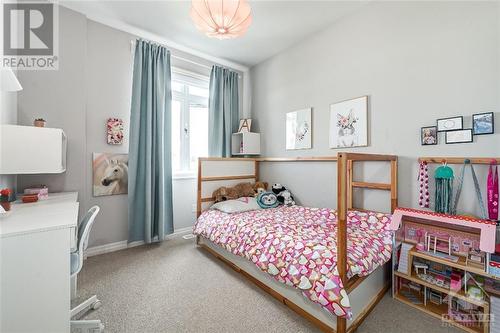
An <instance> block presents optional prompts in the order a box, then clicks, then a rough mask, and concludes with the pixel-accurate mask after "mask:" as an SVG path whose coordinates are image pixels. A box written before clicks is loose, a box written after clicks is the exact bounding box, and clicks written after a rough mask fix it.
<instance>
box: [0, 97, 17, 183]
mask: <svg viewBox="0 0 500 333" xmlns="http://www.w3.org/2000/svg"><path fill="white" fill-rule="evenodd" d="M0 124H17V92H2V91H0ZM6 187H7V188H10V189H15V188H16V176H14V175H0V189H2V188H6Z"/></svg>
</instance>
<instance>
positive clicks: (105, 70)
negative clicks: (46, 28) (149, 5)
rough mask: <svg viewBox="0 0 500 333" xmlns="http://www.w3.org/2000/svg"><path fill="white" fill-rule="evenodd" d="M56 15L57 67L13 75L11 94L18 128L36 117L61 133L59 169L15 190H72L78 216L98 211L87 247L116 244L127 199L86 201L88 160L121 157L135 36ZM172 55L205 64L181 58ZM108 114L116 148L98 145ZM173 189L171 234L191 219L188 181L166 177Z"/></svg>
mask: <svg viewBox="0 0 500 333" xmlns="http://www.w3.org/2000/svg"><path fill="white" fill-rule="evenodd" d="M59 17H60V28H59V30H60V40H59V49H60V65H59V70H58V71H45V72H44V71H33V72H32V71H25V72H23V73H20V75H19V80H20V82H21V84H22V85H23V86H24V87H25V89H24V90H23V92H21V93H20V94H19V105H18V113H19V123H20V124H21V125H30V124H32V121H33V119H34V118H35V117H44V118H46V120H47V122H48V126H50V127H59V128H62V129H64V131H65V132H66V134H67V135H68V140H69V146H68V161H67V164H68V166H67V172H66V173H64V174H60V175H22V176H18V184H19V188H20V189H21V190H22V189H23V188H24V187H27V186H29V185H32V184H40V183H43V184H47V185H48V186H49V190H50V191H52V192H58V191H78V192H79V200H80V206H81V209H80V210H81V211H80V213H82V212H84V211H86V210H87V209H89V208H90V207H91V206H92V205H99V206H100V207H101V213H100V214H99V216H98V220H97V223H96V225H95V227H94V229H93V231H92V234H91V238H90V242H89V246H98V245H103V244H109V243H113V242H119V241H123V240H126V239H127V237H128V222H127V197H126V196H125V195H115V196H106V197H93V196H92V168H91V161H92V153H93V152H114V153H126V152H128V141H127V139H128V127H129V123H128V121H129V118H130V94H131V87H132V81H131V80H132V66H133V54H132V51H131V48H130V41H131V40H132V39H135V38H136V36H133V35H130V34H128V33H126V32H123V31H119V30H116V29H113V28H110V27H108V26H105V25H102V24H100V23H97V22H94V21H90V20H88V19H87V18H86V17H85V16H83V15H82V14H79V13H77V12H74V11H71V10H69V9H66V8H64V7H60V12H59ZM174 51H175V50H174ZM174 53H175V54H176V55H181V56H182V57H183V58H187V59H191V60H194V61H196V62H198V63H203V64H206V65H207V66H209V65H211V64H210V63H208V62H206V61H204V60H203V59H199V58H195V57H193V56H190V55H188V54H183V53H181V52H178V51H175V52H174ZM172 66H175V67H179V68H182V69H187V70H191V71H195V72H197V73H199V74H206V75H208V74H209V73H210V70H209V69H208V68H204V67H200V66H196V65H193V64H192V63H190V62H186V61H182V60H179V59H176V58H172ZM109 117H120V118H122V119H124V122H125V128H126V130H125V133H126V135H125V142H124V144H123V145H122V146H111V145H108V144H107V143H106V136H105V123H106V119H107V118H109ZM173 190H174V229H176V230H179V229H181V228H186V227H190V226H192V225H193V223H194V221H195V213H194V211H193V205H194V204H195V202H196V180H195V179H194V178H189V179H177V180H174V184H173Z"/></svg>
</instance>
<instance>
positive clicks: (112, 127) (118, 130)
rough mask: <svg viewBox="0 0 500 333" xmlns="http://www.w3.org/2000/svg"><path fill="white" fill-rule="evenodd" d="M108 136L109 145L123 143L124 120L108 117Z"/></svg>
mask: <svg viewBox="0 0 500 333" xmlns="http://www.w3.org/2000/svg"><path fill="white" fill-rule="evenodd" d="M106 138H107V143H108V145H121V144H123V120H122V119H120V118H108V120H107V121H106Z"/></svg>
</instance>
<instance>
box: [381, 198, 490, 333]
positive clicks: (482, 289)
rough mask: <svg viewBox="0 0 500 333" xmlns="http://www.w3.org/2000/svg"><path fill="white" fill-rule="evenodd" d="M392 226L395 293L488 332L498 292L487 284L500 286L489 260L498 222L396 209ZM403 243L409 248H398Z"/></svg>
mask: <svg viewBox="0 0 500 333" xmlns="http://www.w3.org/2000/svg"><path fill="white" fill-rule="evenodd" d="M391 229H392V230H397V231H396V233H395V238H394V242H395V246H394V251H395V252H394V255H393V297H394V298H395V299H397V300H399V301H401V302H403V303H406V304H408V305H410V306H412V307H415V308H417V309H419V310H421V311H424V312H426V313H428V314H430V315H433V316H435V317H437V318H439V319H442V320H445V321H446V322H448V323H449V324H450V325H454V326H457V327H460V328H462V329H463V330H465V331H468V332H484V333H486V332H489V329H490V325H489V323H488V320H487V317H488V316H489V314H490V297H493V296H491V295H496V294H492V293H490V292H487V291H486V285H488V286H489V288H490V289H489V290H492V289H495V287H497V288H498V289H500V286H498V285H497V283H496V282H497V280H496V276H495V275H492V274H490V273H489V269H488V267H489V265H488V262H487V261H488V257H489V256H488V255H487V254H489V253H493V252H494V251H495V231H496V223H495V222H492V221H488V220H481V219H473V218H470V217H462V216H455V215H446V214H439V213H434V212H429V211H421V210H415V209H407V208H397V209H396V210H395V212H394V215H393V219H392V223H391ZM402 245H404V248H405V249H408V248H410V249H409V250H407V251H399V248H401V247H402ZM397 253H399V256H398V255H397ZM403 255H405V256H406V257H405V258H402V257H401V256H403ZM399 262H402V263H404V267H405V268H404V269H398V267H399ZM491 281H494V282H491ZM497 294H498V293H497Z"/></svg>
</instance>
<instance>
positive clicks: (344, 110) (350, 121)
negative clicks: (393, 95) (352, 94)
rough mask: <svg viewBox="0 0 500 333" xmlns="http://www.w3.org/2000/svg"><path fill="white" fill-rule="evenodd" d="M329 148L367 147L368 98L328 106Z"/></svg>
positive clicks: (362, 97) (353, 99)
mask: <svg viewBox="0 0 500 333" xmlns="http://www.w3.org/2000/svg"><path fill="white" fill-rule="evenodd" d="M329 144H330V148H333V149H336V148H352V147H366V146H368V96H361V97H356V98H352V99H348V100H345V101H341V102H338V103H334V104H331V105H330V134H329Z"/></svg>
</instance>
